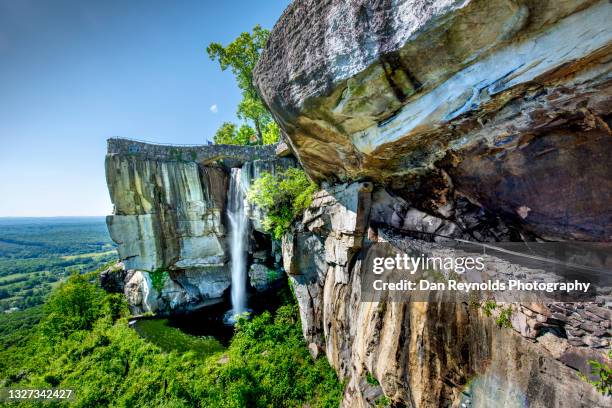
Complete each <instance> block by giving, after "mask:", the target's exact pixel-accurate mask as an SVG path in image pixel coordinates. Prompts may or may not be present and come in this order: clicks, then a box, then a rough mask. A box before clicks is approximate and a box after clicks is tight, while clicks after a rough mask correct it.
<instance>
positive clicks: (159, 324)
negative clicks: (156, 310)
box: [134, 319, 224, 357]
mask: <svg viewBox="0 0 612 408" xmlns="http://www.w3.org/2000/svg"><path fill="white" fill-rule="evenodd" d="M134 329H135V330H136V332H137V333H138V334H139V335H140V336H141V337H142V338H144V339H147V340H148V341H149V342H151V343H153V344H155V345H156V346H158V347H159V348H161V349H162V350H163V351H165V352H171V351H173V350H174V351H177V352H179V353H187V352H193V353H195V354H197V355H198V356H199V357H206V356H209V355H211V354H214V353H216V352H218V351H223V350H224V347H223V346H222V345H221V343H220V342H219V340H217V339H215V338H214V337H196V336H190V335H188V334H185V333H183V332H182V331H180V330H179V329H176V328H174V327H170V326H168V320H167V319H150V320H138V321H136V322H135V323H134Z"/></svg>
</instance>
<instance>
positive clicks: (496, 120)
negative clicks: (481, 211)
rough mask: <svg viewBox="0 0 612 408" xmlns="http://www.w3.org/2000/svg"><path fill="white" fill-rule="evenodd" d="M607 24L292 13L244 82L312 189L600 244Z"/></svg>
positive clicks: (566, 6) (571, 13)
mask: <svg viewBox="0 0 612 408" xmlns="http://www.w3.org/2000/svg"><path fill="white" fill-rule="evenodd" d="M611 18H612V7H611V6H610V4H609V2H608V1H603V0H602V1H588V0H568V1H562V2H559V1H550V0H546V1H527V0H486V1H485V0H461V1H459V0H456V1H451V0H448V1H447V0H444V1H441V0H440V1H431V0H427V1H425V0H412V1H408V0H405V1H397V2H390V1H374V2H371V1H351V2H345V1H341V0H338V1H333V0H326V1H314V0H310V1H306V0H305V1H296V2H294V3H292V5H291V6H290V7H289V8H288V9H287V10H286V11H285V13H284V14H283V16H282V17H281V19H280V20H279V22H278V23H277V24H276V26H275V28H274V30H273V32H272V34H271V37H270V40H269V43H268V46H267V48H266V50H265V51H264V53H263V55H262V57H261V59H260V61H259V64H258V65H257V67H256V70H255V84H256V85H257V87H258V88H259V90H260V92H261V95H262V97H263V98H264V99H265V101H266V102H267V104H268V106H269V107H270V108H271V109H272V111H273V113H274V116H275V118H276V119H277V120H278V122H279V123H280V125H281V127H282V128H283V130H284V132H285V133H286V135H287V142H288V143H289V145H290V146H291V148H292V150H293V151H294V153H295V154H296V156H297V157H298V159H299V160H300V162H301V164H302V165H303V166H304V168H305V169H306V171H307V172H308V173H309V174H310V175H311V176H312V177H313V178H315V179H317V180H327V181H332V182H336V181H347V180H359V179H368V180H371V181H374V182H378V183H381V184H384V185H387V186H389V188H390V189H392V190H393V191H395V192H397V193H398V194H399V195H401V196H402V197H404V198H405V199H407V200H408V201H412V202H416V204H417V206H420V207H421V208H422V209H425V210H428V211H430V212H431V211H433V212H438V213H439V214H441V215H444V216H446V215H447V214H448V211H449V209H448V207H449V206H451V207H452V206H453V203H452V202H451V201H452V200H453V195H454V193H460V194H461V195H463V196H465V197H467V198H468V199H469V200H470V201H472V202H476V203H478V204H479V205H480V206H482V207H483V208H486V209H488V210H490V211H493V212H495V213H498V214H500V215H503V216H504V218H506V219H514V220H516V221H518V222H520V223H521V224H523V225H524V226H525V228H526V229H528V230H529V231H532V232H533V233H535V234H538V235H540V236H542V237H546V238H549V239H558V238H562V239H583V240H592V239H594V240H610V239H612V237H611V235H610V231H611V229H612V221H611V220H612V213H611V212H610V211H611V210H610V206H609V205H608V203H609V200H610V197H611V191H612V186H611V182H610V180H612V177H611V176H612V174H611V170H610V169H611V168H612V166H601V163H604V162H607V161H608V160H609V155H608V154H607V152H609V151H610V148H611V147H612V146H611V145H610V143H611V141H612V139H611V138H610V126H609V123H610V116H609V114H610V103H611V101H610V99H611V92H610V47H611V39H612V29H611V28H610V24H609V21H610V19H611ZM550 179H552V180H555V181H554V182H552V183H549V182H544V180H550ZM534 186H537V188H534ZM521 208H522V209H523V210H521Z"/></svg>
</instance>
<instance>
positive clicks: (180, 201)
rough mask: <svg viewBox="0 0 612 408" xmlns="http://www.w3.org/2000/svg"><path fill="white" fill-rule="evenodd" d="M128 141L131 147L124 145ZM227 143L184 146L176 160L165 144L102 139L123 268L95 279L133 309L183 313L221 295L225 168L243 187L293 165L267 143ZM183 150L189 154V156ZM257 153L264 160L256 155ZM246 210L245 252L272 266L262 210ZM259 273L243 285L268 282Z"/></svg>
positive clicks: (225, 272) (226, 275) (111, 220)
mask: <svg viewBox="0 0 612 408" xmlns="http://www.w3.org/2000/svg"><path fill="white" fill-rule="evenodd" d="M132 144H135V145H136V146H138V151H137V152H133V151H131V150H130V146H132ZM234 147H235V146H230V147H229V148H228V149H225V150H224V147H223V146H202V147H199V148H196V147H193V148H189V149H191V150H189V149H187V148H185V149H183V151H182V153H181V156H180V157H178V156H177V155H176V154H174V153H173V151H172V148H171V147H169V146H157V145H148V144H144V143H140V142H134V143H132V142H131V141H129V140H116V139H111V140H110V141H109V152H108V155H107V157H106V175H107V182H108V187H109V192H110V195H111V199H112V202H113V204H114V212H113V215H111V216H108V217H107V224H108V228H109V232H110V235H111V237H112V239H113V240H114V241H115V242H116V243H117V244H118V253H119V258H120V259H121V260H122V262H123V268H122V270H121V271H120V272H117V273H108V274H103V277H102V278H101V279H103V280H104V282H105V285H106V286H108V288H109V289H111V290H115V291H119V290H120V291H123V292H124V293H125V295H126V297H127V299H128V302H129V304H130V307H131V308H132V311H133V312H134V313H145V312H156V313H169V312H174V311H182V310H189V309H194V308H198V307H201V306H203V305H207V304H210V303H214V302H219V301H221V300H222V298H223V296H225V292H226V291H227V290H228V288H229V287H230V282H231V279H230V269H229V266H230V265H229V248H228V230H227V220H226V213H225V212H226V202H227V189H228V166H229V165H231V163H234V164H236V165H239V166H240V167H241V168H242V170H243V171H242V172H241V174H242V180H241V181H242V187H243V188H244V189H245V191H246V190H247V189H248V188H249V186H250V184H251V182H252V180H253V179H255V178H257V177H259V175H260V174H261V173H262V172H264V171H267V172H272V173H275V172H277V171H282V170H284V169H286V168H288V167H290V166H293V165H294V161H293V159H291V158H279V159H276V158H275V156H274V146H271V147H268V148H261V149H258V148H255V147H250V148H246V147H245V148H244V149H236V148H234ZM177 151H179V150H177ZM191 151H194V152H195V153H194V154H193V157H192V158H191V159H190V158H189V157H190V155H189V154H187V153H189V152H191ZM254 152H255V153H254ZM196 153H197V154H196ZM218 155H222V156H223V155H224V156H223V162H222V163H210V160H208V159H209V158H210V157H218ZM249 155H251V157H249ZM262 155H263V157H267V158H268V160H258V158H259V157H261V156H262ZM249 158H250V159H252V160H253V161H248V160H247V159H249ZM247 208H248V215H249V218H250V224H252V229H251V228H249V230H248V234H249V237H250V239H249V242H250V243H251V245H250V247H249V250H250V251H251V252H258V253H259V255H258V256H259V260H258V262H260V263H262V264H264V263H265V264H267V265H268V266H269V267H273V266H274V263H275V253H274V252H275V251H276V252H279V249H275V248H273V246H272V243H271V240H270V239H269V238H267V239H266V238H265V236H264V235H263V234H262V227H261V219H262V217H263V216H264V214H263V213H262V212H261V211H260V210H259V209H258V208H255V207H251V206H247ZM253 234H259V235H258V236H257V237H254V236H252V235H253ZM252 258H253V259H254V260H256V261H257V259H255V256H252ZM277 263H279V262H277ZM255 271H256V272H257V267H256V268H255ZM259 272H261V271H259ZM259 272H257V273H252V274H251V277H252V281H250V284H251V286H252V287H254V288H256V289H258V290H264V289H266V288H268V287H269V286H270V285H271V284H273V283H274V282H273V281H274V279H268V278H270V276H271V275H270V276H268V274H263V275H262V273H259ZM264 275H265V276H264Z"/></svg>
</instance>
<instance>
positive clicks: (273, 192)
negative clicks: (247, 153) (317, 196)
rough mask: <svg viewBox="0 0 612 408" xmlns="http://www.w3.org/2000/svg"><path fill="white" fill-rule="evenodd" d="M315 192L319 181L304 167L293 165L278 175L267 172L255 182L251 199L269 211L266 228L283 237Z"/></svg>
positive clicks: (251, 190) (265, 219) (264, 223)
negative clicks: (311, 176)
mask: <svg viewBox="0 0 612 408" xmlns="http://www.w3.org/2000/svg"><path fill="white" fill-rule="evenodd" d="M315 191H316V184H315V183H313V182H312V181H310V180H309V179H308V176H306V173H305V172H304V171H303V170H301V169H296V168H289V169H287V170H285V171H284V172H280V173H277V174H275V175H273V174H271V173H267V172H266V173H263V174H262V175H261V176H260V177H259V178H258V179H256V180H255V181H254V182H253V184H252V185H251V188H250V189H249V192H248V194H247V199H248V200H249V202H250V203H251V204H255V205H257V206H258V207H260V208H261V209H263V210H264V211H265V213H266V216H265V218H264V220H263V226H264V228H265V229H266V230H267V231H268V232H270V233H271V234H272V235H273V236H274V238H275V239H280V238H281V237H282V236H283V234H284V233H285V232H287V231H288V230H289V227H290V226H291V222H292V221H293V220H294V219H295V218H296V217H298V216H299V215H301V214H302V213H303V212H304V210H305V209H306V208H307V207H308V206H309V205H310V203H311V202H312V195H313V194H314V192H315Z"/></svg>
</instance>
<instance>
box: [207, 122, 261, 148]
mask: <svg viewBox="0 0 612 408" xmlns="http://www.w3.org/2000/svg"><path fill="white" fill-rule="evenodd" d="M254 140H255V131H254V130H253V128H252V127H250V126H249V125H247V124H246V123H245V124H243V125H242V126H240V127H239V128H236V125H235V124H234V123H231V122H223V124H222V125H221V127H220V128H219V129H218V130H217V133H215V138H214V142H215V144H229V145H247V144H250V143H251V142H252V141H254Z"/></svg>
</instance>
